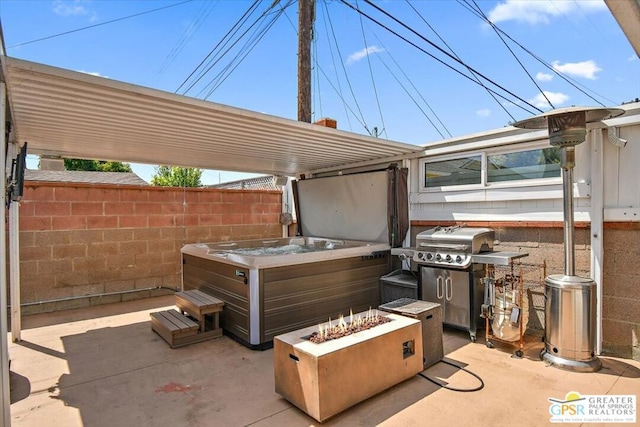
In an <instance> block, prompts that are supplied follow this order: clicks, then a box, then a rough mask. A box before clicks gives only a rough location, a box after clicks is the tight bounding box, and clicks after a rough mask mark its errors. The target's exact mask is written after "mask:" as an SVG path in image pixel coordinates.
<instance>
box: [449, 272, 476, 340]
mask: <svg viewBox="0 0 640 427" xmlns="http://www.w3.org/2000/svg"><path fill="white" fill-rule="evenodd" d="M445 271H446V273H447V275H446V279H445V285H446V291H445V301H446V302H445V305H446V306H447V309H446V317H445V320H444V321H445V322H446V323H449V324H450V325H454V326H457V327H460V328H465V329H468V328H469V327H470V326H471V318H470V308H471V307H470V306H471V294H470V289H469V272H468V271H466V270H463V271H458V270H445Z"/></svg>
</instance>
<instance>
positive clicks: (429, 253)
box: [427, 252, 433, 261]
mask: <svg viewBox="0 0 640 427" xmlns="http://www.w3.org/2000/svg"><path fill="white" fill-rule="evenodd" d="M427 259H428V260H429V261H431V260H432V259H433V254H432V253H431V252H427Z"/></svg>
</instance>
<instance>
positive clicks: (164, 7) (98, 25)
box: [7, 0, 195, 49]
mask: <svg viewBox="0 0 640 427" xmlns="http://www.w3.org/2000/svg"><path fill="white" fill-rule="evenodd" d="M192 1H195V0H186V1H183V2H180V3H175V4H171V5H169V6H162V7H159V8H156V9H151V10H147V11H146V12H140V13H135V14H133V15H128V16H123V17H122V18H116V19H112V20H110V21H105V22H100V23H99V24H93V25H89V26H87V27H82V28H76V29H75V30H71V31H65V32H63V33H58V34H54V35H52V36H47V37H41V38H39V39H35V40H30V41H28V42H24V43H18V44H14V45H13V46H9V47H8V48H7V49H13V48H14V47H19V46H26V45H28V44H32V43H37V42H41V41H44V40H49V39H53V38H56V37H60V36H66V35H67V34H72V33H77V32H78V31H83V30H88V29H90V28H95V27H100V26H102V25H107V24H113V23H114V22H119V21H124V20H125V19H131V18H135V17H137V16H142V15H146V14H148V13H153V12H158V11H159V10H164V9H169V8H171V7H176V6H180V5H182V4H185V3H191V2H192Z"/></svg>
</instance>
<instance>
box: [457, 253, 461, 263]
mask: <svg viewBox="0 0 640 427" xmlns="http://www.w3.org/2000/svg"><path fill="white" fill-rule="evenodd" d="M456 262H457V263H458V264H461V263H462V257H461V256H460V255H458V256H457V257H456Z"/></svg>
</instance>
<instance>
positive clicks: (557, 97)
mask: <svg viewBox="0 0 640 427" xmlns="http://www.w3.org/2000/svg"><path fill="white" fill-rule="evenodd" d="M543 93H544V95H543V94H542V93H539V94H537V95H536V96H535V97H534V98H533V99H530V100H529V102H530V103H531V104H533V105H535V106H536V107H538V108H551V107H550V105H549V102H547V98H548V99H549V101H551V103H552V104H553V105H554V106H555V107H559V106H561V105H564V104H565V103H566V102H567V101H568V100H569V96H568V95H565V94H564V93H561V92H548V91H546V90H545V91H544V92H543ZM545 95H546V98H545Z"/></svg>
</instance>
